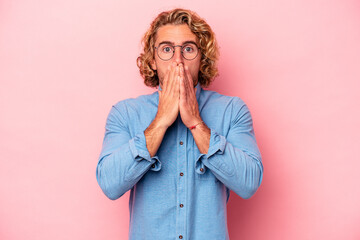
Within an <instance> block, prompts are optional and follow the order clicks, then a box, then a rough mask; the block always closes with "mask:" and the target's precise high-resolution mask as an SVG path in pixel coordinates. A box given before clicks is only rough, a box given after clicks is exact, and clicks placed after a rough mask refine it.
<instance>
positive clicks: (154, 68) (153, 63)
mask: <svg viewBox="0 0 360 240" xmlns="http://www.w3.org/2000/svg"><path fill="white" fill-rule="evenodd" d="M150 66H151V69H152V70H157V67H156V63H155V59H153V60H152V61H151V62H150Z"/></svg>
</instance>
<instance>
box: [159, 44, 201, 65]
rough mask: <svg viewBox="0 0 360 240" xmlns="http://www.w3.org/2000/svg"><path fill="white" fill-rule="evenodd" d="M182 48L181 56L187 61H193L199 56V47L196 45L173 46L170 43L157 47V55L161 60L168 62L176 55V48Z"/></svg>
mask: <svg viewBox="0 0 360 240" xmlns="http://www.w3.org/2000/svg"><path fill="white" fill-rule="evenodd" d="M176 47H180V48H181V55H182V56H183V57H184V58H185V59H187V60H193V59H195V58H196V57H197V55H198V54H199V47H198V46H196V44H195V43H186V44H184V45H176V46H173V45H171V44H169V43H162V44H160V45H159V46H158V47H155V49H156V52H157V55H158V56H159V58H160V59H161V60H164V61H168V60H170V59H171V58H172V57H173V56H174V54H175V48H176Z"/></svg>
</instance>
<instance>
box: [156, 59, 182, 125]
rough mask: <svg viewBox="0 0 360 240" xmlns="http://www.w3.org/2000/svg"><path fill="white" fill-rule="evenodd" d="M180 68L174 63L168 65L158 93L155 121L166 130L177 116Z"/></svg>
mask: <svg viewBox="0 0 360 240" xmlns="http://www.w3.org/2000/svg"><path fill="white" fill-rule="evenodd" d="M179 72H180V68H179V66H177V64H176V63H175V62H174V63H172V64H171V65H169V67H168V70H167V72H166V74H165V77H164V79H163V82H162V89H161V91H159V105H158V111H157V114H156V119H157V120H159V122H160V124H161V125H162V126H164V127H166V128H168V127H169V126H171V124H173V122H174V121H175V120H176V118H177V116H178V114H179V98H180V86H179V84H180V76H179Z"/></svg>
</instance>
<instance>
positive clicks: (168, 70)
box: [162, 65, 171, 92]
mask: <svg viewBox="0 0 360 240" xmlns="http://www.w3.org/2000/svg"><path fill="white" fill-rule="evenodd" d="M170 72H171V66H170V65H169V66H168V67H167V70H166V73H165V76H164V79H163V82H162V90H163V91H164V92H165V91H166V89H167V85H168V81H169V76H170Z"/></svg>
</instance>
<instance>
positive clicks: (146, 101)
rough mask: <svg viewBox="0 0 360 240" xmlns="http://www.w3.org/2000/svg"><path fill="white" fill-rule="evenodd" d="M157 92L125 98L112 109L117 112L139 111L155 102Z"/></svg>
mask: <svg viewBox="0 0 360 240" xmlns="http://www.w3.org/2000/svg"><path fill="white" fill-rule="evenodd" d="M157 94H158V93H157V92H154V93H151V94H144V95H139V96H137V97H135V98H126V99H123V100H120V101H118V102H117V103H115V104H114V105H113V108H115V109H117V110H118V111H129V110H140V108H144V107H147V106H149V105H153V104H155V103H156V102H157V99H158V98H157Z"/></svg>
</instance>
